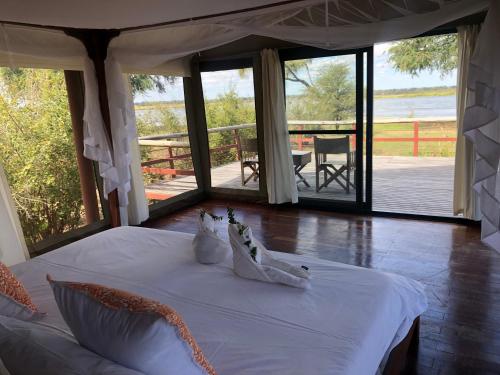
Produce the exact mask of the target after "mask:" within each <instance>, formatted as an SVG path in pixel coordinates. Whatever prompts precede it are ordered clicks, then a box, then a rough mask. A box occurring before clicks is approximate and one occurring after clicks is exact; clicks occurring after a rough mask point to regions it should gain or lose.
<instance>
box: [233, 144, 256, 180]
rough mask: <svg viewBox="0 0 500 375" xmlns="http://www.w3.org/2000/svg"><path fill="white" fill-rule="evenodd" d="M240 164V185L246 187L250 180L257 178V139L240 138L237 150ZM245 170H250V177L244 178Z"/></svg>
mask: <svg viewBox="0 0 500 375" xmlns="http://www.w3.org/2000/svg"><path fill="white" fill-rule="evenodd" d="M238 153H239V155H238V156H239V158H240V164H241V184H242V185H246V184H247V183H248V181H250V180H251V179H252V178H253V180H254V181H257V180H258V178H259V159H258V146H257V138H241V139H240V147H239V150H238ZM245 168H248V169H250V172H251V173H250V176H248V177H246V178H245Z"/></svg>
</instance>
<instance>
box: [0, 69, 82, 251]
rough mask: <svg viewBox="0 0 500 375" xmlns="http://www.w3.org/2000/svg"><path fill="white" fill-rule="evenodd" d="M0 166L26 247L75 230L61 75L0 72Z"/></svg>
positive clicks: (77, 200) (75, 182) (72, 164)
mask: <svg viewBox="0 0 500 375" xmlns="http://www.w3.org/2000/svg"><path fill="white" fill-rule="evenodd" d="M0 85H1V96H0V124H1V125H0V163H2V165H3V167H4V169H5V172H6V175H7V178H8V180H9V183H10V187H11V190H12V195H13V198H14V201H15V203H16V206H17V210H18V213H19V217H20V220H21V226H22V229H23V232H24V235H25V238H26V240H27V243H28V245H32V244H33V243H35V242H37V241H39V240H42V239H44V238H47V237H49V236H51V235H55V234H59V233H62V232H65V231H67V230H71V229H74V228H76V227H78V226H79V224H80V218H81V214H82V198H81V192H80V185H79V175H78V168H77V164H76V155H75V146H74V143H73V137H72V128H71V118H70V114H69V111H68V101H67V96H66V87H65V83H64V75H63V73H62V72H61V71H54V70H42V69H8V68H1V69H0Z"/></svg>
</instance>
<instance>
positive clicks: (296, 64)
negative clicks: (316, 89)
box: [285, 59, 312, 87]
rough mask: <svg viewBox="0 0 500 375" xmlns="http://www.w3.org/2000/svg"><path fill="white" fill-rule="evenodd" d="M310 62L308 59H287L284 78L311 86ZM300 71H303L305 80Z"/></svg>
mask: <svg viewBox="0 0 500 375" xmlns="http://www.w3.org/2000/svg"><path fill="white" fill-rule="evenodd" d="M310 63H311V60H310V59H306V60H292V61H287V63H286V69H285V80H286V81H290V82H297V83H300V84H302V85H303V86H305V87H311V85H312V78H311V72H310V71H309V64H310ZM301 71H304V72H305V73H306V75H307V78H308V79H307V80H306V79H304V78H302V77H301V74H300V73H301Z"/></svg>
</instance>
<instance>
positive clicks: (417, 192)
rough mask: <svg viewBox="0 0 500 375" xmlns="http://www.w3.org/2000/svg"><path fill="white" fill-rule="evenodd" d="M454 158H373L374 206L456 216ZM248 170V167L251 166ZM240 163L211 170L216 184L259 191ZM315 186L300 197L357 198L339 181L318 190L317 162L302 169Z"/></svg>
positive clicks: (157, 187)
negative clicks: (243, 178) (243, 174)
mask: <svg viewBox="0 0 500 375" xmlns="http://www.w3.org/2000/svg"><path fill="white" fill-rule="evenodd" d="M453 167H454V159H453V158H440V157H418V158H416V157H411V156H410V157H404V156H375V157H374V158H373V209H374V210H375V211H387V212H402V213H414V214H421V215H434V216H453V212H452V207H453V206H452V199H453ZM247 171H248V169H247ZM240 173H241V172H240V164H239V162H236V163H230V164H227V165H225V166H222V167H217V168H213V169H212V171H211V177H212V186H215V187H224V188H232V189H245V190H252V189H253V190H257V189H258V188H259V186H258V181H253V180H252V181H249V182H248V183H247V185H245V186H242V184H241V175H240ZM302 174H303V176H304V177H305V179H306V180H307V181H308V182H309V184H310V185H311V187H306V186H305V185H304V184H303V183H300V184H299V196H301V197H308V198H318V199H326V200H342V201H345V200H347V201H354V200H355V199H356V193H355V191H354V190H351V192H350V193H349V194H347V193H346V192H345V191H344V190H343V189H342V188H341V187H340V185H338V184H337V183H335V182H333V183H331V184H330V185H329V186H328V187H327V188H324V189H322V190H321V191H320V192H319V193H318V192H316V178H315V170H314V162H312V163H309V164H308V165H307V166H306V167H305V168H304V170H303V172H302ZM194 188H196V181H195V178H194V177H192V176H190V177H180V178H176V179H174V180H171V181H163V182H159V183H155V184H151V185H148V186H147V188H146V191H147V192H148V193H149V194H154V195H161V194H167V196H173V195H177V194H180V193H182V192H184V191H188V190H192V189H194Z"/></svg>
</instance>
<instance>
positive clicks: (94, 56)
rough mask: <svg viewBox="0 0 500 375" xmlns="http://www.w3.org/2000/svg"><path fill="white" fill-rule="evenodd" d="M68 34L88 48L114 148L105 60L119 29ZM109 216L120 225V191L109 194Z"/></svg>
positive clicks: (79, 31) (109, 137) (108, 134)
mask: <svg viewBox="0 0 500 375" xmlns="http://www.w3.org/2000/svg"><path fill="white" fill-rule="evenodd" d="M65 32H66V34H67V35H69V36H72V37H74V38H77V39H78V40H80V41H81V42H82V43H83V45H84V46H85V48H86V50H87V54H88V56H89V58H90V59H91V60H92V62H93V63H94V67H95V71H96V78H97V86H98V90H99V105H100V107H101V113H102V118H103V122H104V126H105V129H106V134H107V136H108V141H109V146H110V148H111V151H112V150H113V137H112V134H111V118H110V114H109V102H108V94H107V87H106V71H105V67H104V61H105V60H106V56H107V53H108V45H109V42H110V41H111V39H113V38H114V37H116V36H118V35H119V34H120V32H119V31H117V30H93V29H92V30H91V29H89V30H76V29H68V30H66V31H65ZM108 205H109V216H110V221H111V226H112V227H119V226H120V225H121V222H120V205H119V202H118V191H117V190H113V191H112V192H111V193H109V195H108Z"/></svg>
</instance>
